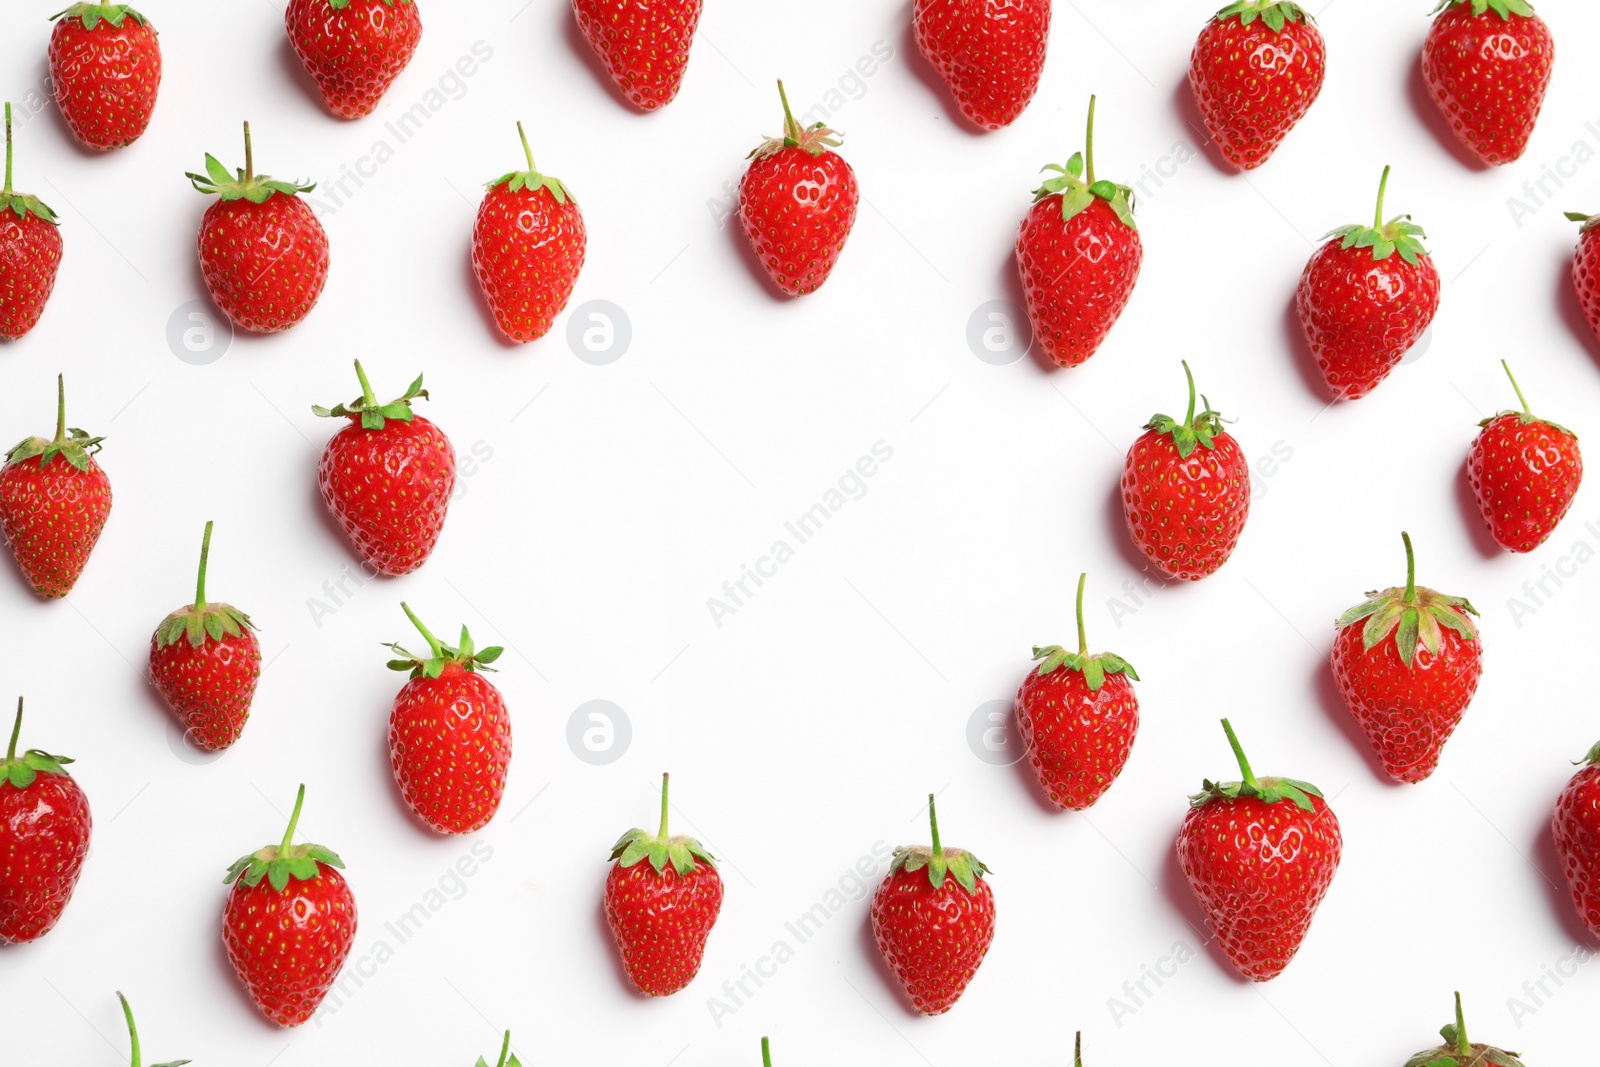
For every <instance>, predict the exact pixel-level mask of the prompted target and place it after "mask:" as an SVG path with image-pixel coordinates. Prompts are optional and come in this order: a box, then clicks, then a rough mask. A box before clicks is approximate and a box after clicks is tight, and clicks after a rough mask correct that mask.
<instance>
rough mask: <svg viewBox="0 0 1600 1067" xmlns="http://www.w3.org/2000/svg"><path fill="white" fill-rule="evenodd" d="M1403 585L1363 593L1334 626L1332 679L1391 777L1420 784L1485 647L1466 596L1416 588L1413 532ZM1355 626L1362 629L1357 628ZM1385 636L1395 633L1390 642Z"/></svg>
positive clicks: (1479, 670)
mask: <svg viewBox="0 0 1600 1067" xmlns="http://www.w3.org/2000/svg"><path fill="white" fill-rule="evenodd" d="M1400 537H1401V539H1402V540H1404V541H1405V545H1406V584H1405V588H1404V589H1401V588H1395V587H1392V588H1389V589H1385V590H1384V591H1383V592H1381V593H1368V594H1367V597H1368V599H1367V600H1366V602H1365V603H1362V604H1357V605H1356V606H1355V607H1353V608H1351V609H1350V610H1349V611H1347V612H1345V613H1344V614H1343V615H1341V616H1339V621H1338V622H1336V623H1335V624H1334V626H1335V627H1336V628H1337V629H1338V631H1339V634H1338V636H1337V637H1335V638H1334V641H1333V655H1332V657H1331V662H1332V665H1333V677H1334V681H1335V682H1336V683H1338V686H1339V692H1340V693H1341V694H1342V695H1343V696H1344V702H1345V704H1346V705H1347V706H1348V707H1349V708H1350V714H1352V715H1354V716H1355V718H1356V722H1358V723H1360V724H1361V729H1362V730H1364V731H1365V732H1366V735H1367V740H1368V741H1370V742H1371V743H1372V748H1373V750H1374V751H1375V752H1377V754H1378V760H1379V762H1380V763H1382V764H1383V769H1384V771H1385V772H1387V773H1388V775H1389V777H1391V778H1393V779H1394V780H1395V781H1397V782H1420V781H1422V780H1423V779H1425V778H1427V777H1428V776H1429V775H1430V774H1432V773H1433V772H1434V770H1436V769H1437V768H1438V766H1439V753H1440V751H1441V750H1442V749H1443V748H1444V743H1445V742H1446V741H1448V740H1450V735H1451V734H1452V733H1454V732H1455V728H1456V726H1457V725H1459V724H1460V722H1461V716H1462V715H1463V714H1464V713H1465V712H1466V710H1467V705H1468V704H1470V703H1471V702H1472V694H1473V693H1475V692H1477V689H1478V680H1479V679H1480V678H1481V677H1482V676H1483V642H1482V640H1480V639H1479V636H1478V626H1477V624H1476V623H1474V622H1473V621H1472V619H1471V618H1469V616H1471V615H1476V614H1477V613H1478V609H1477V608H1474V607H1473V606H1472V605H1471V604H1470V603H1469V602H1468V601H1467V600H1466V598H1464V597H1458V596H1446V595H1444V594H1443V593H1436V592H1434V591H1433V590H1432V589H1428V588H1426V587H1424V586H1419V585H1417V563H1416V556H1415V554H1414V553H1413V552H1412V549H1411V535H1410V534H1407V533H1402V534H1401V535H1400ZM1357 623H1360V624H1361V625H1359V626H1358V625H1356V624H1357ZM1391 635H1393V636H1392V637H1391Z"/></svg>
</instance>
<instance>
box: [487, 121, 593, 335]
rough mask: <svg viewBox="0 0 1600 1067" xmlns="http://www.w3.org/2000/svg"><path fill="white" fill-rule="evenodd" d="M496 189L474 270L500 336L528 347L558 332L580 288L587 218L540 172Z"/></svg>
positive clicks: (503, 181) (506, 179)
mask: <svg viewBox="0 0 1600 1067" xmlns="http://www.w3.org/2000/svg"><path fill="white" fill-rule="evenodd" d="M517 134H518V136H520V137H521V138H522V151H523V153H524V154H525V155H526V156H527V157H528V169H527V170H521V171H515V170H514V171H512V172H511V173H509V174H502V175H501V176H500V177H498V178H496V179H495V180H494V181H492V182H490V183H489V191H488V193H486V194H485V195H484V198H483V203H482V204H480V205H479V206H478V220H477V222H475V223H474V224H473V227H472V270H473V272H474V273H475V274H477V276H478V287H479V288H480V289H482V290H483V296H484V299H485V300H487V301H488V302H489V310H490V311H491V312H492V313H493V314H494V321H495V324H496V325H497V326H499V327H500V332H501V333H503V334H505V335H506V337H508V338H510V339H511V340H513V341H519V342H521V343H523V344H526V343H527V342H529V341H537V340H538V339H539V338H541V337H543V336H544V335H545V334H547V333H549V332H550V326H551V324H552V323H554V322H555V319H556V316H557V315H559V314H561V312H562V310H563V309H564V308H565V307H566V306H567V301H568V300H569V299H571V297H572V290H573V288H574V287H575V286H576V285H577V284H578V272H579V271H581V270H583V261H584V257H585V255H586V254H587V250H588V246H589V235H588V231H586V230H585V229H584V226H583V212H582V211H579V210H578V202H577V201H576V200H574V199H573V197H572V193H571V192H569V191H568V189H567V187H566V185H565V184H564V183H563V182H561V181H560V180H558V179H556V178H551V177H549V176H548V175H544V174H540V173H539V171H538V169H537V168H536V167H535V166H534V165H533V149H531V148H529V147H528V135H527V134H525V133H523V132H522V123H520V122H519V123H517Z"/></svg>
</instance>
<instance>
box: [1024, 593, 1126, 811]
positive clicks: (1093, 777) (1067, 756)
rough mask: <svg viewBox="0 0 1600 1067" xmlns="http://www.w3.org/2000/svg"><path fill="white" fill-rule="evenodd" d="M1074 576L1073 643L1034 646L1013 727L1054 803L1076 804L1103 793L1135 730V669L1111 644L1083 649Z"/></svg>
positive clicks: (1122, 761) (1123, 763)
mask: <svg viewBox="0 0 1600 1067" xmlns="http://www.w3.org/2000/svg"><path fill="white" fill-rule="evenodd" d="M1088 577H1089V576H1088V575H1087V574H1084V575H1080V576H1079V577H1078V651H1077V652H1075V653H1074V652H1068V651H1067V650H1066V649H1064V648H1062V647H1061V646H1060V645H1048V646H1046V647H1044V648H1035V649H1034V650H1033V658H1034V659H1035V660H1036V661H1039V666H1038V668H1037V669H1036V670H1031V671H1029V672H1028V677H1027V678H1026V679H1024V680H1023V683H1022V688H1021V689H1019V690H1018V691H1017V703H1016V709H1017V728H1018V731H1019V733H1020V734H1021V736H1022V744H1023V747H1024V750H1025V751H1026V752H1027V753H1028V762H1029V763H1032V764H1033V773H1034V775H1035V776H1036V777H1037V778H1038V779H1039V785H1040V786H1042V787H1043V788H1044V791H1045V792H1046V793H1047V794H1049V796H1050V800H1051V801H1052V802H1053V803H1054V804H1055V806H1056V807H1058V808H1067V809H1070V810H1072V811H1082V810H1083V809H1085V808H1087V807H1090V806H1091V805H1092V804H1094V802H1095V801H1097V800H1099V799H1100V798H1101V797H1102V796H1104V795H1105V792H1106V790H1107V789H1110V788H1111V783H1113V782H1115V781H1116V780H1117V775H1119V774H1121V773H1122V768H1123V767H1124V766H1126V764H1127V762H1128V754H1129V753H1130V752H1132V751H1133V739H1134V737H1135V736H1136V735H1137V734H1138V732H1139V698H1138V697H1137V696H1135V695H1134V692H1133V682H1136V681H1138V680H1139V675H1138V672H1136V671H1135V670H1134V669H1133V666H1132V665H1131V664H1130V663H1128V661H1127V660H1125V659H1123V658H1122V657H1121V656H1119V655H1117V654H1116V653H1115V652H1101V653H1098V654H1096V655H1093V656H1091V655H1090V654H1089V642H1088V638H1087V637H1085V635H1084V630H1083V586H1084V582H1085V581H1087V579H1088Z"/></svg>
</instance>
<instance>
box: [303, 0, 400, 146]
mask: <svg viewBox="0 0 1600 1067" xmlns="http://www.w3.org/2000/svg"><path fill="white" fill-rule="evenodd" d="M283 25H284V29H285V30H287V31H288V33H289V44H290V46H291V47H293V48H294V54H295V55H297V56H299V57H300V63H301V65H302V66H304V67H305V68H306V73H307V74H309V75H311V80H312V81H314V82H316V83H317V91H318V92H320V93H321V94H322V100H323V102H324V103H325V104H327V105H328V110H329V111H331V112H333V113H334V114H335V115H338V116H339V117H340V118H346V119H359V118H361V117H362V116H363V115H370V114H372V112H373V111H374V110H376V109H377V106H378V101H380V100H382V99H383V94H384V93H386V92H388V91H389V86H390V85H393V84H394V80H395V79H396V78H398V77H399V76H400V72H401V71H403V70H405V69H406V64H407V63H410V62H411V57H412V56H413V55H414V54H415V53H416V51H417V42H419V41H421V40H422V16H421V15H419V14H418V13H417V5H416V4H415V3H414V2H413V0H289V8H288V10H286V11H285V12H284V13H283Z"/></svg>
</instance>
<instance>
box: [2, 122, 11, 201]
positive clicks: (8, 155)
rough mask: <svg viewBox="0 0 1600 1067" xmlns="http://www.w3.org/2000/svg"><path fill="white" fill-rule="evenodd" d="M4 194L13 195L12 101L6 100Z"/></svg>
mask: <svg viewBox="0 0 1600 1067" xmlns="http://www.w3.org/2000/svg"><path fill="white" fill-rule="evenodd" d="M0 195H3V196H8V197H9V196H10V195H11V101H9V100H7V101H6V187H5V190H4V192H3V193H0Z"/></svg>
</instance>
